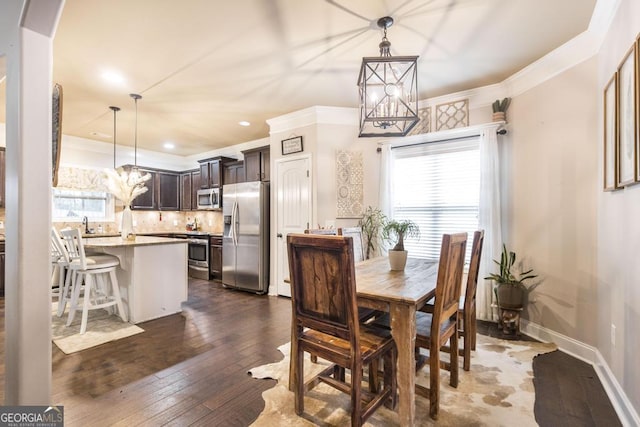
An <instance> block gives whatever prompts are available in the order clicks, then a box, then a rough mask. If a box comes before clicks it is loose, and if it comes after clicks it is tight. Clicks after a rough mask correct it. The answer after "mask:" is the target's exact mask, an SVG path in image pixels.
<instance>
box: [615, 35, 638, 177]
mask: <svg viewBox="0 0 640 427" xmlns="http://www.w3.org/2000/svg"><path fill="white" fill-rule="evenodd" d="M617 85H618V149H617V158H618V165H617V171H618V173H617V179H616V186H617V187H624V186H626V185H630V184H633V183H634V182H636V175H637V174H636V164H637V148H636V144H637V136H638V135H637V132H636V110H637V105H636V48H635V44H634V46H633V47H632V48H631V49H630V50H629V51H628V52H627V54H626V55H625V57H624V59H623V60H622V62H621V63H620V66H619V67H618V84H617Z"/></svg>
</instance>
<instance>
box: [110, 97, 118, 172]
mask: <svg viewBox="0 0 640 427" xmlns="http://www.w3.org/2000/svg"><path fill="white" fill-rule="evenodd" d="M109 108H110V109H111V111H113V168H114V169H115V168H116V113H117V112H118V111H120V107H114V106H113V105H112V106H110V107H109Z"/></svg>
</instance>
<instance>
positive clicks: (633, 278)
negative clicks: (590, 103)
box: [594, 0, 640, 412]
mask: <svg viewBox="0 0 640 427" xmlns="http://www.w3.org/2000/svg"><path fill="white" fill-rule="evenodd" d="M639 33H640V2H639V1H637V0H622V1H621V4H620V7H619V9H618V12H617V14H616V16H615V18H614V21H613V23H612V25H611V28H610V30H609V32H608V33H607V36H606V38H605V40H604V43H603V45H602V48H601V50H600V52H599V54H598V70H597V79H598V84H597V88H598V93H597V100H598V114H597V123H598V130H597V134H598V136H599V135H602V133H603V130H602V129H603V128H602V120H601V118H602V117H603V114H604V113H603V111H602V102H601V101H600V100H601V99H602V90H603V88H604V87H605V85H606V82H607V81H608V80H609V79H610V78H611V76H612V75H613V73H614V72H615V70H616V68H617V66H618V64H619V63H620V61H621V60H622V58H623V57H624V55H625V53H626V52H627V50H628V49H629V47H631V46H632V44H633V42H634V41H635V39H636V37H638V34H639ZM598 141H599V142H598V147H597V149H598V153H599V156H598V164H597V168H598V169H597V170H598V188H597V191H596V196H597V211H598V221H597V239H598V240H597V242H598V246H597V257H598V259H597V261H598V262H597V266H598V269H597V278H596V280H597V284H598V294H597V296H596V298H597V306H596V310H595V313H594V315H596V316H597V319H598V322H597V334H598V336H597V347H598V349H599V350H600V353H602V355H603V357H604V359H605V360H606V362H607V364H608V365H609V367H610V368H611V371H612V372H613V374H614V375H615V377H616V379H617V380H618V382H619V383H620V385H621V386H622V388H623V390H624V392H625V393H626V395H627V397H628V398H629V400H630V401H631V403H632V404H633V406H634V407H635V408H637V409H636V410H637V411H638V412H640V369H638V358H639V355H640V333H638V327H639V325H640V262H638V260H639V258H638V256H639V255H640V184H637V185H635V186H631V187H628V188H625V189H624V190H618V191H615V192H603V191H602V190H601V179H600V177H601V176H602V163H603V159H602V151H603V149H602V142H601V138H598ZM612 325H615V327H616V333H615V346H614V345H613V344H612V341H611V326H612Z"/></svg>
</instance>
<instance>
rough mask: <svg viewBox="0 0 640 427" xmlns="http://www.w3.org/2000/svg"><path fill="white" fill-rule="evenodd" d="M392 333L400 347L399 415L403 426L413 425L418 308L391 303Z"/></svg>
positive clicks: (398, 379)
mask: <svg viewBox="0 0 640 427" xmlns="http://www.w3.org/2000/svg"><path fill="white" fill-rule="evenodd" d="M390 314H391V335H392V336H393V339H394V340H395V342H396V346H397V348H398V370H397V383H398V415H399V418H400V425H401V426H413V425H414V422H415V415H416V402H415V393H416V389H415V386H416V379H415V375H416V358H415V353H414V351H415V346H416V308H415V306H413V305H405V304H391V307H390Z"/></svg>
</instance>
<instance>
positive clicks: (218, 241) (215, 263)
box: [209, 236, 222, 280]
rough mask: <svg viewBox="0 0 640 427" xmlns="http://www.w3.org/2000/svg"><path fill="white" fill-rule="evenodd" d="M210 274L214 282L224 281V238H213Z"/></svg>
mask: <svg viewBox="0 0 640 427" xmlns="http://www.w3.org/2000/svg"><path fill="white" fill-rule="evenodd" d="M210 249H211V250H210V252H209V253H210V256H211V262H210V263H209V270H210V271H209V272H210V273H211V278H212V279H213V280H222V237H213V236H212V237H211V248H210Z"/></svg>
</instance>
